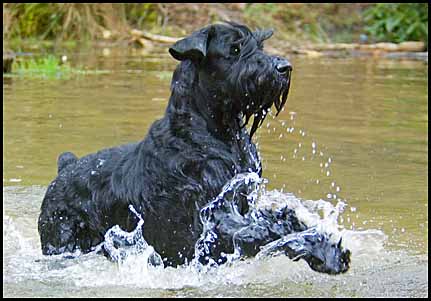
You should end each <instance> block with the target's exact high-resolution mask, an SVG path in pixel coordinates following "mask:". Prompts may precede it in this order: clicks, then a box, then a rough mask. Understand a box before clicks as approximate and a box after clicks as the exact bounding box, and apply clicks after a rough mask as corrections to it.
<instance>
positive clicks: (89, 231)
mask: <svg viewBox="0 0 431 301" xmlns="http://www.w3.org/2000/svg"><path fill="white" fill-rule="evenodd" d="M271 35H272V31H257V32H251V31H250V30H249V29H248V28H247V27H245V26H242V25H238V24H233V23H229V24H217V25H211V26H208V27H205V28H203V29H201V30H199V31H196V32H194V33H192V34H191V35H190V36H188V37H186V38H185V39H183V40H180V41H179V42H177V43H176V44H174V45H173V46H172V47H171V48H170V49H169V51H170V53H171V55H172V56H173V57H174V58H176V59H178V60H180V61H181V63H180V64H179V65H178V66H177V68H176V70H175V72H174V74H173V78H172V84H171V92H172V94H171V97H170V99H169V104H168V106H167V108H166V112H165V115H164V117H163V118H162V119H160V120H157V121H155V122H154V123H153V125H152V126H151V128H150V129H149V131H148V134H147V136H146V138H145V139H144V140H143V141H140V142H138V143H135V144H127V145H122V146H119V147H114V148H109V149H104V150H101V151H99V152H97V153H94V154H90V155H87V156H85V157H82V158H80V159H78V158H77V157H76V156H75V155H73V154H72V153H69V152H67V153H64V154H62V155H60V157H59V160H58V176H57V178H56V179H55V180H54V181H53V182H52V183H51V184H50V185H49V187H48V189H47V192H46V195H45V197H44V199H43V203H42V206H41V214H40V217H39V222H38V229H39V233H40V238H41V243H42V252H43V254H47V255H52V254H60V253H63V252H66V251H74V250H76V249H80V250H81V251H82V252H89V251H91V250H93V249H94V247H95V246H96V245H98V244H99V243H101V242H102V241H103V237H104V234H105V232H106V231H107V230H108V229H109V228H110V227H112V226H113V225H117V224H118V225H120V226H121V228H122V229H124V230H126V231H131V230H133V229H134V227H135V226H136V224H137V219H136V217H135V216H134V215H133V214H131V213H130V211H129V210H128V205H129V204H132V205H133V206H134V208H136V210H137V211H138V212H140V213H141V214H142V216H143V218H144V221H145V223H144V236H145V239H146V240H147V242H148V243H149V244H150V245H152V246H154V248H155V250H156V251H157V252H158V253H159V254H160V255H161V256H162V258H166V260H165V264H166V265H174V266H175V265H178V264H181V263H183V262H184V259H185V258H187V259H188V260H189V261H190V259H191V258H192V257H193V255H194V248H195V243H196V241H197V240H198V239H199V237H200V235H201V233H202V230H203V229H202V224H201V221H200V218H199V210H200V209H201V208H202V207H204V206H205V205H206V204H207V203H209V202H210V201H211V200H212V199H214V197H216V196H217V195H218V194H219V192H220V190H221V188H222V187H223V185H224V184H225V183H226V182H228V181H229V180H230V179H232V177H234V176H235V175H236V174H238V173H244V172H251V171H253V172H257V173H259V174H261V172H262V170H261V167H260V161H259V160H258V154H257V151H256V147H255V145H254V144H253V143H252V141H251V136H252V135H253V134H254V132H255V131H256V129H257V128H258V127H259V125H260V124H261V123H262V121H263V119H264V118H265V116H266V114H267V111H268V110H269V109H270V108H271V107H272V106H273V105H274V106H275V108H276V110H277V112H279V111H280V110H281V109H282V107H283V105H284V104H285V102H286V99H287V93H288V90H289V86H290V73H291V66H290V64H289V63H288V61H287V60H285V59H283V58H280V57H277V56H270V55H268V54H266V53H264V52H263V41H264V40H265V39H267V38H269V37H270V36H271ZM251 120H253V122H252V123H251V130H250V134H249V133H248V132H247V130H246V127H245V125H246V124H247V123H248V122H249V121H251ZM256 162H258V163H256ZM242 210H243V211H244V212H243V213H245V212H246V211H247V208H246V207H243V209H242ZM262 214H263V216H265V219H266V221H267V223H266V224H265V225H266V226H265V227H266V228H265V227H264V228H265V230H262V231H259V229H254V230H252V231H251V232H250V233H248V234H247V235H248V236H247V237H246V238H245V237H244V242H246V243H245V245H247V246H246V247H244V255H249V256H252V255H254V254H256V253H257V251H258V249H259V247H260V246H262V245H263V244H265V243H268V242H270V241H274V240H275V239H278V238H280V237H282V236H283V235H286V234H288V233H291V232H295V231H303V230H305V229H306V227H305V226H304V225H303V224H301V223H299V222H298V221H297V219H296V217H295V215H294V212H290V211H289V212H288V211H287V209H286V210H285V212H282V211H280V212H272V211H265V212H262ZM217 216H218V219H219V220H218V221H217V223H218V225H219V229H220V231H221V232H223V233H224V234H223V235H222V238H221V243H219V244H218V247H217V248H218V249H219V250H218V253H220V252H221V251H224V252H226V253H229V252H232V251H233V250H232V237H229V235H233V233H234V232H235V229H236V228H238V227H240V226H241V227H242V226H243V225H242V224H241V223H247V219H244V220H243V221H241V222H240V224H235V221H232V220H230V218H231V216H230V215H228V214H222V213H220V214H219V215H217ZM278 220H282V221H283V223H282V226H280V225H279V224H277V226H276V225H275V224H274V223H276V221H278ZM230 226H232V227H231V228H230ZM271 229H272V230H271ZM240 239H241V237H240ZM328 246H329V247H334V246H333V245H329V244H328ZM322 250H323V249H322ZM335 250H336V251H335V253H336V252H338V253H340V252H341V247H340V248H338V249H337V248H335ZM337 250H338V251H337ZM179 252H180V253H181V256H179V255H178V254H179ZM335 253H334V254H335ZM338 253H337V254H338ZM328 254H329V253H328ZM340 254H341V253H340ZM329 256H333V255H329ZM303 257H304V258H305V255H304V256H303ZM347 257H348V256H347ZM344 259H345V261H346V260H347V259H348V258H347V259H346V258H344ZM308 262H309V264H310V262H311V259H310V260H308ZM337 264H338V265H339V266H337V267H335V266H336V265H337ZM337 264H334V267H333V269H332V270H334V271H335V270H336V271H338V272H339V271H344V270H346V269H347V267H344V270H343V268H340V267H341V266H342V265H341V263H337ZM310 265H311V264H310ZM347 265H348V263H346V266H347ZM331 268H332V267H331ZM316 269H317V268H316ZM321 270H322V271H325V270H324V269H321ZM330 270H331V269H330Z"/></svg>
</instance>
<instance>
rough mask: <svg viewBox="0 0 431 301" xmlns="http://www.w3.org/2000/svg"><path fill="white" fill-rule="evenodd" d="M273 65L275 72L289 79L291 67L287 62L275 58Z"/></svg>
mask: <svg viewBox="0 0 431 301" xmlns="http://www.w3.org/2000/svg"><path fill="white" fill-rule="evenodd" d="M274 63H275V69H276V70H277V72H278V73H280V74H282V75H285V76H287V77H290V73H291V72H292V70H293V67H292V64H291V63H290V62H289V61H288V60H286V59H283V58H281V57H276V58H275V62H274Z"/></svg>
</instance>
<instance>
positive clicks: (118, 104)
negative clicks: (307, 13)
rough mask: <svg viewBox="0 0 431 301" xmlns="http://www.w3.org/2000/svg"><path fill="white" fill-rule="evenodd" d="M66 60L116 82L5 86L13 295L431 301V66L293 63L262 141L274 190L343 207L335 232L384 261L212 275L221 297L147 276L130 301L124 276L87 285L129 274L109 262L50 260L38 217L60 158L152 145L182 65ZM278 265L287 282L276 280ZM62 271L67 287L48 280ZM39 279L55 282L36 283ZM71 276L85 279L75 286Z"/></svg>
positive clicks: (125, 58) (254, 266)
mask: <svg viewBox="0 0 431 301" xmlns="http://www.w3.org/2000/svg"><path fill="white" fill-rule="evenodd" d="M70 59H71V60H72V62H74V63H76V62H80V63H82V64H85V65H86V66H88V67H89V68H90V69H95V68H98V69H103V70H111V71H113V72H112V73H110V74H100V75H88V76H78V77H74V78H72V79H67V80H66V79H50V80H44V79H28V78H25V79H24V78H4V82H3V98H4V99H3V145H4V150H3V187H4V188H3V208H4V209H3V228H4V233H3V242H4V247H3V252H4V262H3V285H4V288H3V294H4V295H6V296H117V295H128V296H426V295H427V287H428V276H427V271H428V259H427V255H428V90H427V85H428V71H427V67H428V66H427V65H426V64H424V63H423V62H417V61H395V60H374V59H371V58H361V59H359V58H356V59H353V58H352V59H322V58H318V59H310V58H303V57H292V58H291V61H292V62H293V65H294V75H293V83H292V89H291V94H290V96H289V99H288V102H287V107H286V109H285V111H284V112H282V113H281V114H280V115H279V116H278V117H277V118H276V119H272V118H271V117H269V118H268V119H267V121H266V122H265V123H264V124H263V125H262V128H261V129H260V130H259V131H258V135H257V142H258V143H259V148H260V152H261V156H262V157H263V160H264V177H266V178H268V179H269V184H268V185H267V189H268V190H273V189H278V190H281V189H282V190H283V191H285V192H293V193H294V194H295V195H297V196H298V197H301V198H304V199H312V200H318V199H320V198H322V199H324V200H332V201H333V202H334V203H335V202H336V201H337V200H338V199H342V200H344V199H345V200H346V202H347V204H348V207H347V209H346V211H345V212H344V214H343V215H342V220H340V223H342V224H343V225H344V226H345V228H346V229H352V230H367V229H380V230H382V231H383V232H384V233H385V234H386V235H387V237H388V240H387V241H386V242H385V246H384V250H383V251H382V252H383V253H379V254H377V255H376V254H371V255H370V254H369V256H370V257H361V258H362V259H360V258H359V257H360V256H358V259H356V261H355V259H353V260H354V261H353V263H354V264H353V267H352V269H351V271H349V273H347V274H346V275H341V276H337V277H329V276H327V275H321V274H317V273H314V272H312V271H311V270H309V269H308V268H307V267H304V266H302V265H301V263H294V264H292V262H290V261H289V260H288V259H286V258H284V259H283V258H274V259H271V260H268V261H265V262H263V263H256V262H252V263H251V264H248V265H247V264H242V263H240V264H239V265H238V266H236V267H235V268H231V270H229V269H228V268H226V270H224V271H221V272H217V273H221V274H220V275H218V276H216V277H214V279H217V281H218V282H217V283H215V282H212V281H211V280H210V279H209V278H208V279H203V280H202V279H198V278H199V277H200V276H196V275H194V274H193V273H189V272H187V271H182V270H181V271H179V270H172V271H171V270H168V271H164V272H163V273H162V274H157V273H158V272H154V273H156V274H154V273H153V272H150V274H145V275H146V276H145V277H144V276H142V277H143V278H145V279H146V277H147V278H148V279H158V278H157V277H160V281H156V283H155V282H154V280H153V282H151V281H150V284H147V285H144V287H145V288H141V289H138V290H134V289H131V287H132V288H133V287H136V286H139V285H136V282H134V281H132V280H130V279H128V278H127V277H126V276H125V275H122V276H121V277H122V278H121V279H123V280H124V279H125V281H124V282H121V284H118V285H116V284H115V283H113V284H111V283H109V282H107V283H101V284H100V285H96V286H92V285H90V283H92V282H97V281H96V280H98V279H100V275H101V274H102V275H103V278H104V279H109V278H110V277H112V275H114V274H118V273H119V272H120V274H121V271H118V269H117V268H116V267H113V265H112V264H110V263H109V262H108V261H106V260H105V259H104V258H100V259H99V258H96V259H94V258H93V259H91V260H90V262H91V263H92V264H91V266H90V265H88V266H87V265H86V264H85V263H86V261H85V260H83V262H80V263H79V264H75V265H74V264H73V263H70V260H69V261H67V260H66V261H65V262H63V261H61V260H59V261H58V262H57V261H55V262H53V261H49V260H47V259H46V258H44V257H43V256H41V255H40V251H39V250H40V249H39V248H40V243H39V238H38V234H37V216H38V213H39V206H40V204H41V201H42V197H43V194H44V189H45V188H46V186H47V185H48V183H49V182H50V181H51V180H52V179H53V178H54V177H55V175H56V170H57V168H56V160H57V156H58V154H60V153H61V152H64V151H72V152H74V153H75V154H77V155H78V156H82V155H86V154H88V153H91V152H95V151H97V150H100V149H102V148H106V147H110V146H115V145H120V144H123V143H127V142H133V141H138V140H140V139H142V138H144V137H145V135H146V132H147V129H148V128H149V126H150V125H151V123H152V122H153V121H154V120H155V119H157V118H160V117H161V116H162V114H163V113H164V109H165V107H166V104H167V100H168V97H169V84H170V77H171V72H172V70H173V69H174V67H175V65H176V62H175V61H174V60H173V59H171V58H170V57H169V56H168V55H167V54H162V55H152V56H145V57H143V56H141V55H139V54H138V53H134V52H132V51H130V50H129V51H119V52H115V51H112V52H111V54H110V55H108V56H104V55H102V50H100V51H99V50H95V51H94V53H83V54H80V55H72V56H70ZM6 186H10V187H6ZM35 260H37V261H35ZM95 262H97V263H98V265H95V264H94V263H95ZM280 264H281V265H284V268H283V269H282V271H280V270H278V269H274V266H280ZM59 266H60V268H59ZM298 266H299V267H302V268H303V269H301V268H299V270H296V269H297V267H298ZM96 267H97V268H96ZM56 269H59V270H62V271H63V273H60V274H59V275H58V277H55V276H56V275H57V274H55V273H52V270H56ZM49 271H51V274H49ZM38 272H39V273H42V274H43V273H48V274H49V277H45V278H43V277H41V278H39V277H36V276H34V275H32V276H31V275H30V274H32V273H33V274H34V273H38ZM129 273H130V271H129ZM292 273H293V275H295V276H294V277H293V278H292ZM69 274H70V275H72V274H73V275H77V274H78V275H80V276H79V277H78V276H76V277H77V278H73V277H72V276H70V277H72V278H71V279H69V278H68V277H69V276H67V275H69ZM150 276H151V277H150ZM135 277H137V278H139V275H135ZM187 277H188V278H187ZM184 279H189V280H190V281H189V282H188V281H185V280H184ZM220 279H224V280H223V281H220ZM226 279H227V280H226ZM234 279H235V280H234ZM239 279H242V280H239ZM199 281H200V282H199ZM128 283H132V284H133V285H135V286H133V285H131V286H130V287H129V286H128V285H127V284H128ZM157 283H159V284H160V283H162V284H160V285H156V284H157ZM178 283H180V284H178ZM202 283H203V284H202ZM141 284H142V283H141ZM176 284H178V285H176Z"/></svg>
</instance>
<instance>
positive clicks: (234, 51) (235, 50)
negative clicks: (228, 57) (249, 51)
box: [230, 45, 241, 55]
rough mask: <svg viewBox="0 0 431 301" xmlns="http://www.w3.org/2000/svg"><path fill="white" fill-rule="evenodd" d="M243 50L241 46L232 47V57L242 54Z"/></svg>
mask: <svg viewBox="0 0 431 301" xmlns="http://www.w3.org/2000/svg"><path fill="white" fill-rule="evenodd" d="M240 51H241V49H240V47H239V45H232V46H231V47H230V54H232V55H238V54H239V53H240Z"/></svg>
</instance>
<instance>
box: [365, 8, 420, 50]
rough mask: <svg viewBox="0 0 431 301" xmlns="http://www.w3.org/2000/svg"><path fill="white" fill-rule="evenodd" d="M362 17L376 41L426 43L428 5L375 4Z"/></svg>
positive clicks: (367, 29) (366, 28)
mask: <svg viewBox="0 0 431 301" xmlns="http://www.w3.org/2000/svg"><path fill="white" fill-rule="evenodd" d="M364 17H365V21H366V22H367V26H366V27H365V30H366V31H367V32H368V33H369V34H370V35H371V36H372V37H373V38H374V39H375V40H377V41H390V42H403V41H425V42H427V41H428V3H377V4H375V5H373V6H372V7H370V8H369V9H367V10H366V11H365V12H364Z"/></svg>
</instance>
